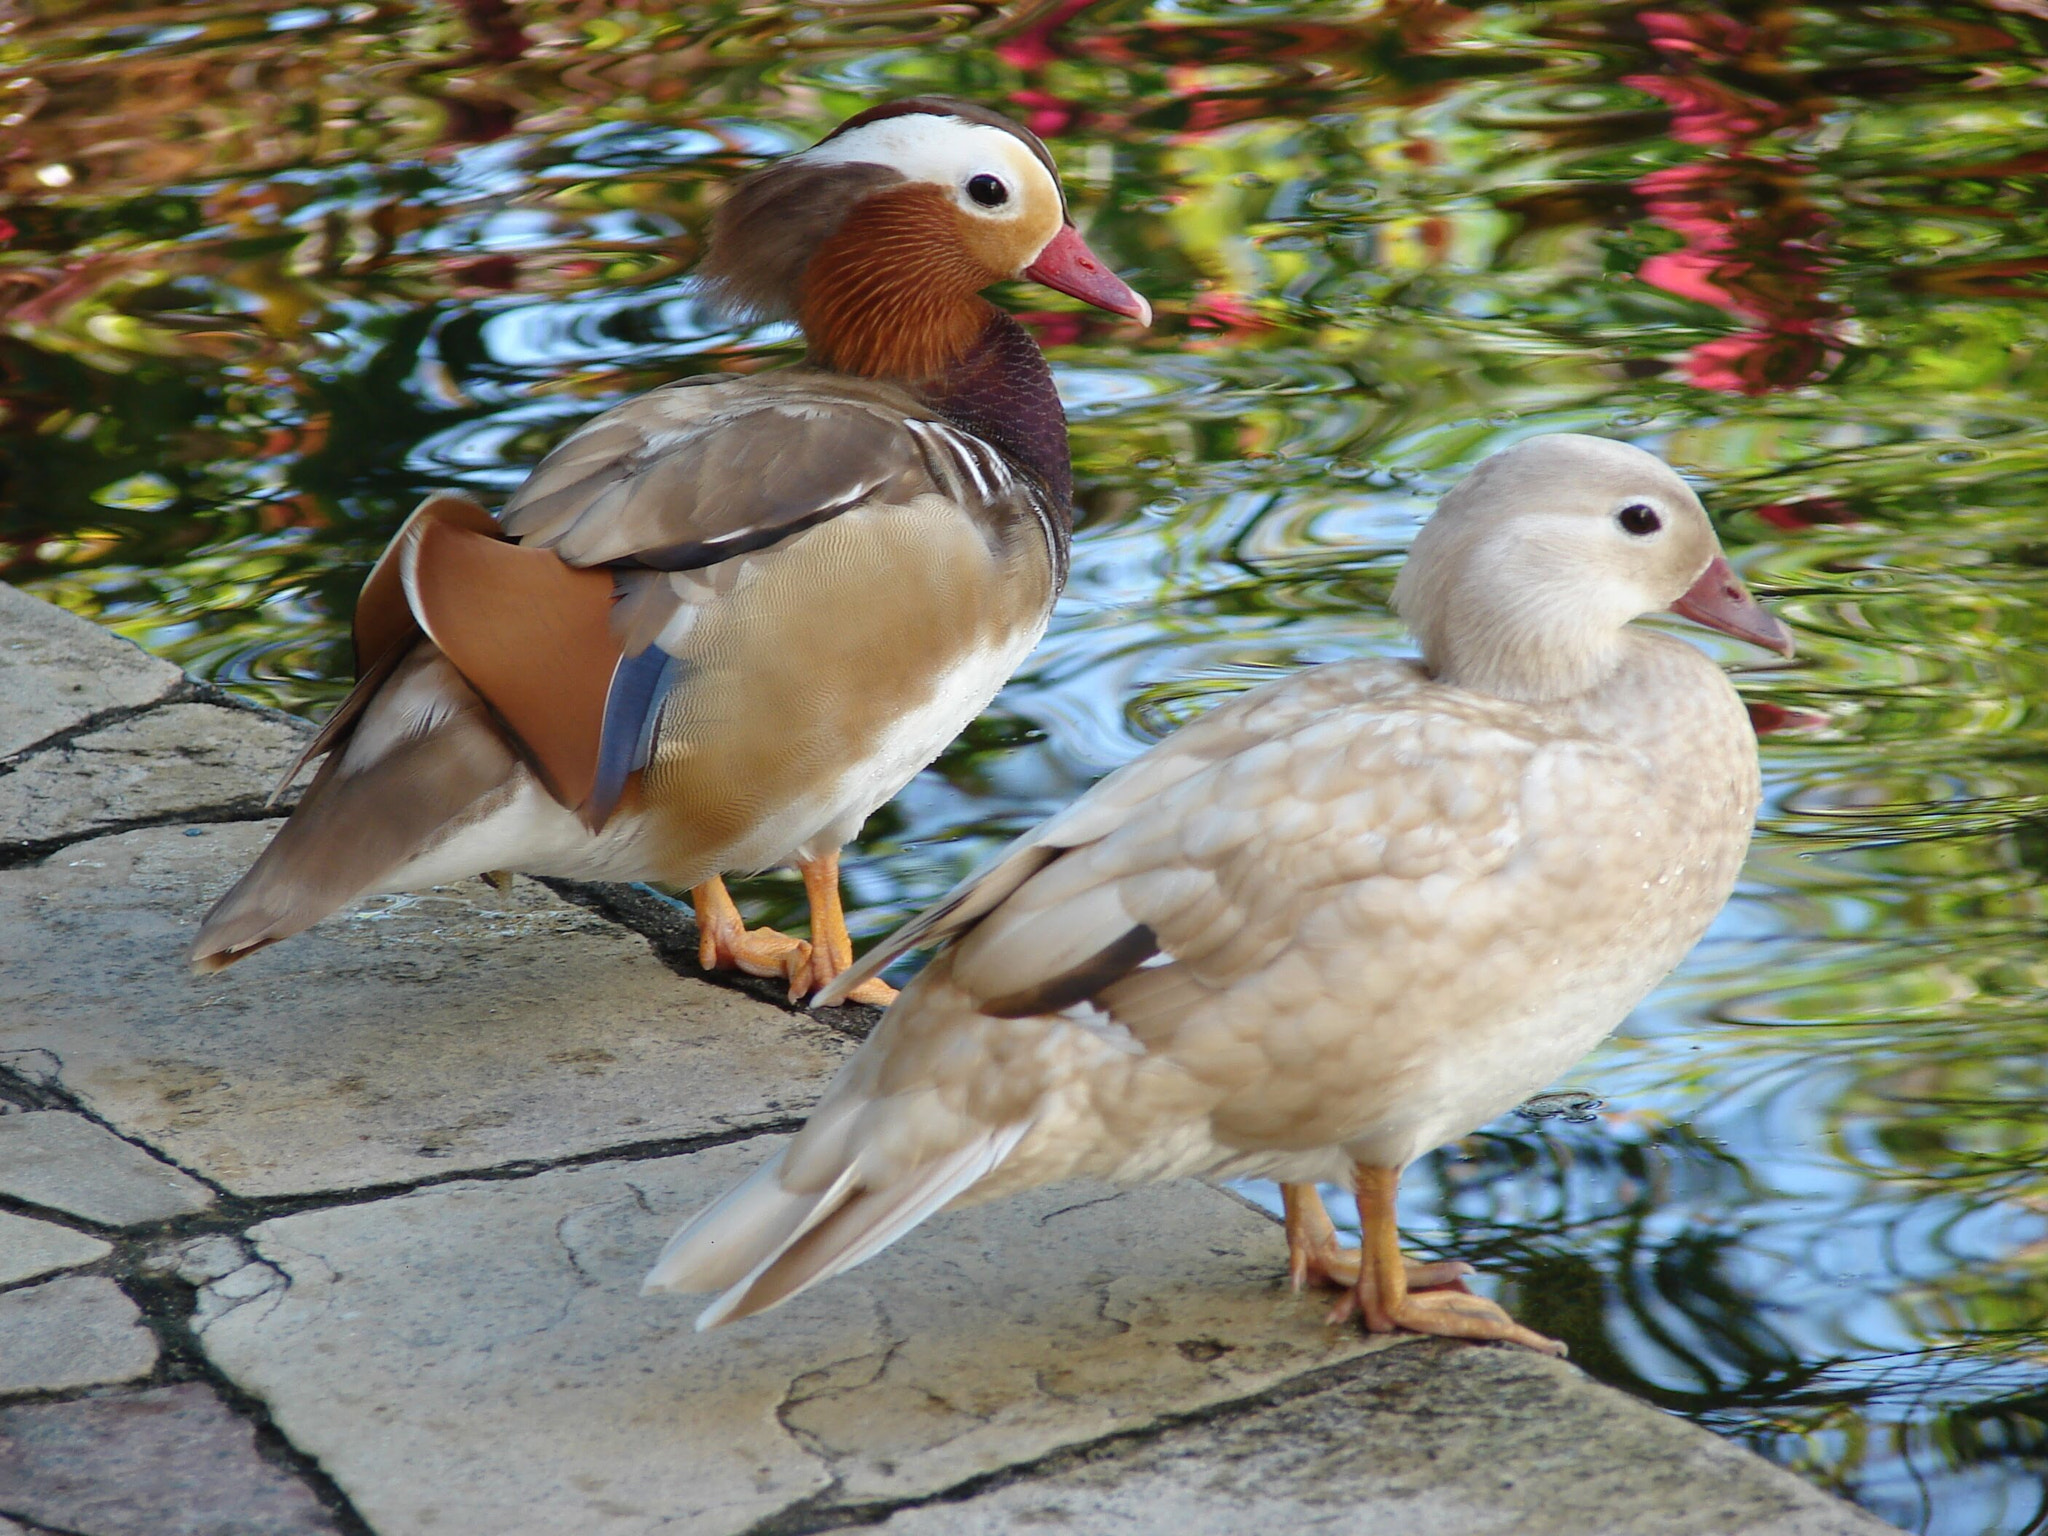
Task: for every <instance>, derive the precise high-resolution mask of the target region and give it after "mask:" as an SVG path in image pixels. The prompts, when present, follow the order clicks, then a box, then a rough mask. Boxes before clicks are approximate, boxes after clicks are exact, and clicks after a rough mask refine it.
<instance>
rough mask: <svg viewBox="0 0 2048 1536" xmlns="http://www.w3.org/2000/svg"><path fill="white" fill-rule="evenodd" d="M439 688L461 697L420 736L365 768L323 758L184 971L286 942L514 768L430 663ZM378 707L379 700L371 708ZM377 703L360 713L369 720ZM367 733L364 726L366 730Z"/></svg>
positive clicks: (427, 841)
mask: <svg viewBox="0 0 2048 1536" xmlns="http://www.w3.org/2000/svg"><path fill="white" fill-rule="evenodd" d="M421 661H422V664H423V666H434V665H438V666H439V668H440V669H441V670H442V671H443V672H445V673H446V674H447V675H446V678H444V679H442V680H441V681H442V682H443V683H444V684H445V685H447V686H446V687H444V688H443V690H442V692H443V693H444V694H445V693H447V692H448V689H449V688H453V689H460V690H461V694H462V695H466V696H467V703H468V707H467V708H464V706H463V699H462V698H461V697H460V696H450V697H447V698H445V699H444V702H445V703H446V704H447V706H448V713H447V714H446V715H445V716H443V717H442V718H441V719H439V720H437V721H435V722H434V723H433V725H432V727H431V728H429V729H428V730H426V732H425V733H424V734H419V735H412V736H406V735H405V734H404V731H403V727H402V725H397V723H394V725H395V727H396V728H394V729H392V730H391V731H389V732H388V734H390V735H393V736H396V737H397V738H398V739H397V741H396V744H395V745H391V746H389V748H388V750H383V751H381V752H380V753H378V754H377V755H375V756H374V757H372V760H370V761H368V762H361V761H357V760H356V759H357V756H358V754H357V752H356V751H355V750H353V744H351V746H348V747H344V748H342V749H340V750H337V751H334V752H331V753H330V754H329V755H328V758H327V761H326V762H324V763H322V764H321V765H320V771H319V772H318V773H317V774H315V775H314V777H313V782H312V783H311V784H310V785H308V786H307V789H306V793H305V795H304V797H303V798H301V800H300V801H299V804H298V807H297V809H295V810H294V811H293V812H292V816H291V819H290V820H289V821H287V822H286V823H285V824H284V826H282V827H281V828H279V829H278V833H277V836H276V837H274V838H272V839H271V840H270V844H269V846H268V847H266V848H265V849H264V850H263V852H262V854H261V855H260V856H259V857H258V858H257V860H256V862H255V863H254V864H253V865H251V866H250V867H249V870H248V872H247V873H246V874H244V875H243V876H242V878H241V879H240V880H238V881H237V882H236V883H235V885H234V886H233V887H232V888H231V889H230V890H229V891H228V893H227V894H226V895H225V896H223V897H221V899H220V900H219V901H217V902H216V903H214V906H213V909H212V910H211V911H210V912H208V913H207V914H206V917H205V919H204V921H202V922H201V924H200V926H199V933H198V936H197V937H196V938H194V939H193V941H192V949H191V953H190V957H189V958H190V961H191V964H192V966H193V968H194V969H195V970H200V971H217V970H220V969H222V968H223V967H225V966H229V965H232V964H233V963H234V962H235V961H237V960H240V959H241V958H243V957H244V956H245V955H249V954H253V953H254V952H255V951H256V950H259V949H262V948H263V947H264V946H265V945H269V944H275V943H276V942H277V941H278V940H280V939H286V938H290V937H291V936H292V935H293V934H295V933H298V932H300V931H301V930H302V929H306V928H310V927H312V926H313V924H315V923H317V922H319V921H320V919H321V918H323V917H326V916H327V915H328V914H329V913H331V912H335V911H338V910H340V909H341V908H342V907H345V906H347V905H348V904H349V903H350V902H352V901H354V900H355V899H356V898H357V897H359V896H363V895H367V894H369V893H370V892H372V891H376V890H380V889H387V888H388V886H387V885H386V884H385V882H386V881H387V880H388V879H389V877H391V876H392V875H393V874H395V873H396V872H397V871H399V870H400V869H402V868H403V867H404V866H405V865H406V864H408V863H410V862H411V861H412V860H413V859H414V858H415V857H416V856H417V855H418V854H419V853H420V851H421V850H422V849H424V848H426V847H428V846H430V845H432V844H433V843H434V842H435V841H436V839H437V838H438V837H440V836H442V835H444V833H445V829H446V828H447V827H448V826H449V825H450V824H451V823H453V822H456V821H458V820H461V819H462V818H463V817H464V816H465V815H466V814H473V813H474V812H473V808H474V807H476V806H477V805H478V803H479V802H481V801H484V800H486V799H487V797H489V796H491V795H492V794H493V793H494V792H495V791H498V790H500V789H502V788H503V786H504V785H505V784H506V783H508V782H509V781H510V780H511V779H512V778H513V776H514V775H515V773H516V772H517V769H518V763H517V760H516V759H514V758H513V756H512V754H511V751H510V749H509V748H507V747H506V746H505V744H504V743H503V741H502V740H500V738H499V737H498V735H497V733H496V732H494V731H493V730H491V728H490V727H489V725H488V724H487V723H486V722H485V720H484V716H483V706H482V702H481V701H480V700H478V699H476V697H475V695H474V694H471V693H469V691H468V690H467V689H464V688H462V687H461V684H460V681H459V679H455V678H454V673H453V669H452V668H448V667H447V664H446V663H445V662H442V661H440V659H439V658H438V657H433V656H431V655H429V656H425V657H422V658H421ZM378 702H379V703H382V702H384V701H383V700H380V701H378ZM377 712H378V705H377V704H376V703H373V705H372V706H371V709H370V711H369V716H370V717H372V718H373V717H375V716H376V714H377ZM368 724H369V721H368V719H366V722H365V727H366V728H367V726H368Z"/></svg>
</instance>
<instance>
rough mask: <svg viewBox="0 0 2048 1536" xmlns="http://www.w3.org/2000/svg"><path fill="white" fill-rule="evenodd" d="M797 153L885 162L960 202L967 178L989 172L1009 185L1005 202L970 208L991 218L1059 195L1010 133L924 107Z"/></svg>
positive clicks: (837, 161)
mask: <svg viewBox="0 0 2048 1536" xmlns="http://www.w3.org/2000/svg"><path fill="white" fill-rule="evenodd" d="M797 158H798V159H801V160H804V161H807V162H809V163H810V164H812V165H850V164H861V165H886V166H888V167H889V168H890V169H891V170H893V171H896V172H898V173H900V174H901V175H902V176H903V177H904V178H905V179H906V180H909V181H927V182H931V183H933V184H935V185H937V186H941V187H944V188H945V189H946V190H947V192H948V193H950V194H951V195H952V196H953V198H954V200H955V201H958V202H962V203H963V205H964V203H965V196H966V194H965V192H964V190H963V189H964V188H965V187H966V185H967V183H968V180H969V179H970V178H971V177H974V176H978V175H990V176H995V177H998V178H1000V179H1001V181H1002V182H1003V184H1004V185H1005V186H1007V187H1008V188H1009V189H1010V200H1009V202H1007V203H1006V204H1004V205H1002V206H1001V207H1000V208H995V209H986V208H975V209H974V210H973V211H974V212H977V213H982V214H990V215H993V216H994V217H997V218H1001V217H1005V216H1012V217H1014V216H1015V215H1016V214H1018V213H1020V212H1021V211H1022V210H1023V209H1024V208H1026V207H1027V206H1030V205H1032V204H1034V203H1040V202H1042V200H1043V199H1045V198H1048V197H1049V198H1051V199H1053V200H1054V203H1055V205H1057V202H1058V198H1059V188H1058V187H1056V186H1054V185H1053V184H1052V177H1050V176H1049V175H1047V174H1046V170H1045V167H1044V166H1043V165H1042V164H1040V163H1039V159H1038V157H1037V156H1036V155H1034V154H1033V153H1032V152H1031V151H1030V150H1029V149H1028V148H1026V147H1025V146H1024V144H1023V142H1022V141H1021V140H1019V139H1018V138H1017V136H1016V135H1015V134H1011V133H1006V132H1004V131H1003V130H1002V129H1001V128H995V127H991V126H990V125H989V124H987V123H970V122H967V121H965V120H964V119H962V118H957V117H936V116H933V115H931V114H929V113H924V112H916V113H910V114H907V115H905V116H903V117H885V118H883V119H882V120H881V121H880V122H877V123H866V124H863V125H862V126H861V127H859V128H855V129H853V130H852V131H851V132H848V133H842V134H840V135H839V137H838V138H836V139H828V140H827V141H826V142H825V143H823V144H820V145H818V146H816V147H815V148H813V149H807V150H805V151H804V152H803V153H802V154H801V155H799V156H798V157H797Z"/></svg>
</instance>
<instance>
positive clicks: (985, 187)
mask: <svg viewBox="0 0 2048 1536" xmlns="http://www.w3.org/2000/svg"><path fill="white" fill-rule="evenodd" d="M967 195H968V196H969V197H971V198H973V199H974V200H975V201H976V202H977V203H979V204H981V206H982V207H984V208H1000V207H1002V206H1003V204H1005V203H1007V202H1008V201H1009V200H1010V189H1009V188H1008V187H1006V186H1004V185H1003V183H1002V179H1001V178H1000V177H996V176H991V175H989V173H988V172H987V171H983V172H982V173H981V174H980V175H979V176H970V177H969V178H968V180H967Z"/></svg>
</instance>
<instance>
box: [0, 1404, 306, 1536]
mask: <svg viewBox="0 0 2048 1536" xmlns="http://www.w3.org/2000/svg"><path fill="white" fill-rule="evenodd" d="M0 1506H4V1507H5V1508H7V1509H9V1510H12V1511H13V1512H15V1513H16V1514H19V1515H21V1516H22V1517H23V1518H25V1519H29V1520H34V1521H37V1522H39V1523H40V1524H42V1525H44V1526H47V1527H50V1528H54V1529H57V1530H62V1531H76V1532H79V1533H81V1536H329V1533H332V1532H334V1531H337V1530H338V1529H339V1527H338V1526H337V1525H336V1524H335V1522H334V1518H333V1517H332V1516H331V1515H329V1514H328V1513H327V1511H326V1510H325V1509H323V1508H322V1507H321V1505H320V1502H319V1501H318V1500H317V1499H316V1498H314V1496H313V1495H312V1493H311V1492H309V1491H308V1490H307V1488H306V1487H305V1485H304V1484H302V1483H300V1482H299V1481H298V1480H297V1479H296V1478H294V1477H293V1476H292V1475H291V1473H289V1472H287V1471H285V1470H284V1469H283V1468H281V1467H277V1466H274V1465H272V1464H271V1463H270V1462H268V1461H266V1460H264V1458H263V1456H262V1454H261V1453H260V1452H259V1451H258V1450H257V1449H256V1432H255V1429H254V1427H253V1426H252V1425H250V1424H249V1423H248V1422H247V1421H246V1420H244V1419H242V1418H239V1417H237V1416H236V1414H235V1413H234V1412H233V1411H232V1410H231V1409H229V1408H228V1406H227V1405H226V1404H225V1403H223V1402H221V1401H220V1399H219V1398H217V1397H215V1396H214V1395H213V1393H212V1392H211V1391H209V1390H208V1389H207V1388H205V1387H203V1386H201V1385H199V1384H197V1383H194V1382H187V1383H183V1384H181V1385H178V1386H171V1387H152V1388H149V1389H147V1390H145V1391H141V1392H120V1393H114V1394H111V1395H108V1396H105V1397H88V1398H79V1399H77V1400H75V1401H72V1402H68V1403H29V1404H22V1405H20V1406H18V1407H14V1408H8V1409H0ZM17 1529H18V1527H17ZM6 1532H7V1525H6V1523H5V1522H4V1521H0V1536H6Z"/></svg>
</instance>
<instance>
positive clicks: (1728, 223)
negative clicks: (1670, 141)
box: [1622, 10, 1843, 395]
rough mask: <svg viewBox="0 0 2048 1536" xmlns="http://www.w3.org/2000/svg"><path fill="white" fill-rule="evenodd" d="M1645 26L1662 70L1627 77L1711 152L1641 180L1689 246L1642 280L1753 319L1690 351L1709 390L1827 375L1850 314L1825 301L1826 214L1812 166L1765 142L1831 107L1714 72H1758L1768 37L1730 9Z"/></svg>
mask: <svg viewBox="0 0 2048 1536" xmlns="http://www.w3.org/2000/svg"><path fill="white" fill-rule="evenodd" d="M1636 20H1637V21H1638V22H1639V23H1640V24H1641V26H1642V28H1643V30H1644V31H1645V32H1646V33H1647V34H1648V35H1649V41H1650V46H1651V47H1652V48H1654V49H1655V50H1656V51H1657V53H1658V55H1659V58H1660V61H1661V62H1662V63H1663V64H1664V65H1665V68H1664V69H1663V70H1661V71H1659V72H1657V73H1640V74H1633V75H1625V76H1623V77H1622V79H1623V81H1624V83H1625V84H1628V85H1631V86H1634V87H1635V88H1636V89H1637V90H1639V91H1644V92H1646V93H1648V94H1649V95H1652V96H1655V97H1656V98H1657V99H1658V100H1660V101H1662V102H1663V103H1664V104H1665V105H1667V106H1668V107H1670V108H1671V114H1672V121H1671V136H1672V137H1673V138H1675V139H1678V140H1681V141H1682V142H1684V143H1687V144H1697V145H1700V146H1702V147H1703V148H1706V149H1709V150H1711V151H1715V153H1713V154H1712V155H1711V156H1710V157H1709V158H1706V159H1702V160H1697V161H1694V162H1692V163H1691V164H1688V165H1675V166H1668V167H1665V168H1664V169H1662V170H1656V171H1651V172H1650V173H1648V174H1647V175H1644V176H1641V177H1639V178H1637V180H1636V181H1635V183H1634V188H1635V191H1636V194H1637V195H1638V196H1639V197H1640V198H1641V199H1642V204H1643V208H1644V211H1645V212H1646V213H1647V214H1648V215H1649V217H1650V219H1651V220H1652V221H1653V222H1654V223H1657V224H1660V225H1662V226H1663V227H1664V228H1666V229H1669V230H1672V231H1675V232H1676V233H1677V234H1678V235H1679V236H1681V237H1682V238H1683V240H1684V242H1685V244H1684V246H1683V247H1682V248H1681V249H1679V250H1675V251H1665V252H1662V253H1660V254H1658V255H1655V256H1652V257H1650V258H1649V259H1648V260H1647V261H1645V262H1644V263H1643V264H1642V266H1641V268H1640V269H1639V270H1638V271H1637V273H1636V276H1637V277H1638V278H1639V279H1640V280H1641V281H1643V282H1646V283H1649V284H1651V285H1652V286H1654V287H1657V288H1662V289H1663V290H1664V291H1665V292H1667V293H1675V294H1678V295H1679V296H1680V297H1682V298H1687V299H1691V300H1693V301H1694V302H1696V303H1700V304H1708V305H1712V306H1713V307H1714V308H1716V309H1721V310H1726V311H1727V312H1729V313H1730V314H1733V315H1735V316H1738V317H1739V318H1741V319H1743V320H1746V321H1748V322H1750V323H1749V326H1748V328H1747V329H1745V330H1743V331H1741V332H1739V333H1737V334H1736V335H1733V336H1726V337H1722V338H1720V339H1719V340H1716V341H1709V342H1703V343H1701V344H1700V345H1698V346H1696V347H1694V348H1692V349H1691V350H1690V351H1689V352H1688V353H1687V354H1686V360H1685V369H1686V377H1687V378H1688V379H1690V380H1691V382H1692V383H1694V384H1696V385H1698V386H1699V387H1700V388H1702V389H1718V390H1724V391H1726V392H1728V393H1731V394H1745V395H1757V394H1764V393H1767V392H1769V391H1771V390H1776V389H1789V388H1792V387H1793V386H1795V385H1799V384H1807V383H1812V382H1814V381H1815V380H1818V379H1822V378H1825V377H1826V376H1827V375H1828V373H1829V372H1830V371H1831V370H1832V369H1833V368H1834V366H1835V365H1836V364H1837V363H1838V362H1839V361H1840V360H1841V351H1840V347H1839V332H1838V329H1837V327H1838V326H1839V323H1840V321H1841V320H1842V318H1843V310H1842V307H1841V306H1840V305H1839V304H1837V303H1835V302H1833V301H1831V300H1828V299H1824V298H1822V297H1821V292H1822V289H1823V288H1824V286H1825V285H1826V282H1827V274H1828V272H1829V270H1830V269H1831V268H1832V267H1833V266H1834V265H1835V260H1834V258H1831V257H1829V256H1828V255H1827V254H1826V252H1825V240H1826V237H1827V233H1828V230H1829V226H1830V220H1829V219H1828V217H1827V215H1825V214H1824V213H1822V212H1820V211H1819V210H1818V209H1816V208H1815V207H1814V206H1813V205H1812V204H1811V203H1810V202H1808V201H1807V200H1806V199H1805V197H1804V196H1803V195H1802V192H1801V189H1800V179H1801V177H1802V175H1803V174H1804V166H1803V165H1802V164H1801V163H1800V161H1799V159H1798V157H1797V155H1796V154H1795V153H1793V152H1792V151H1790V150H1789V149H1786V148H1784V147H1782V146H1769V147H1766V146H1764V145H1763V144H1762V143H1761V141H1763V140H1765V139H1767V138H1769V137H1771V136H1774V135H1780V134H1782V133H1783V132H1784V131H1785V130H1786V129H1788V128H1795V127H1800V126H1804V125H1805V124H1807V123H1810V122H1811V121H1812V120H1813V119H1814V117H1815V115H1816V114H1817V112H1818V111H1819V110H1820V108H1821V106H1822V105H1824V102H1823V101H1821V100H1818V99H1814V98H1805V99H1802V100H1800V101H1798V102H1796V103H1794V104H1792V105H1783V104H1780V103H1778V102H1774V101H1771V100H1768V99H1766V98H1764V97H1762V96H1759V95H1755V94H1752V93H1750V92H1747V91H1743V90H1740V89H1737V88H1736V87H1735V86H1733V85H1731V84H1729V83H1727V82H1726V81H1724V80H1721V79H1717V78H1715V77H1714V76H1713V75H1711V74H1708V73H1707V71H1708V70H1712V69H1742V68H1744V67H1748V68H1752V69H1753V68H1756V67H1758V66H1759V65H1761V64H1763V63H1765V62H1767V59H1765V58H1762V57H1760V55H1762V54H1767V52H1768V50H1769V49H1770V48H1771V46H1772V38H1771V37H1770V36H1768V35H1766V34H1764V33H1763V32H1761V31H1760V30H1759V29H1757V28H1753V27H1750V26H1748V25H1746V24H1744V23H1743V22H1741V21H1738V20H1736V19H1735V18H1734V17H1732V16H1729V15H1727V14H1726V13H1724V12H1720V11H1713V10H1702V11H1696V12H1679V11H1668V10H1651V11H1643V12H1640V13H1639V14H1638V15H1637V17H1636Z"/></svg>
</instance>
